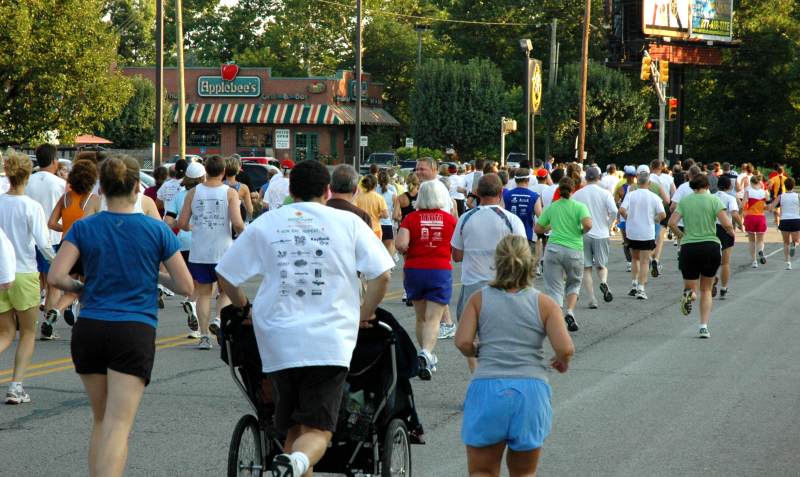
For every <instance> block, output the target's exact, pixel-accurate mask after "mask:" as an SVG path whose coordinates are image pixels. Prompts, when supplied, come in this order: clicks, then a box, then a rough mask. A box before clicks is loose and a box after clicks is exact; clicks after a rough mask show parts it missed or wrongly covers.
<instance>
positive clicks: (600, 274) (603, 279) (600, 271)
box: [597, 267, 608, 283]
mask: <svg viewBox="0 0 800 477" xmlns="http://www.w3.org/2000/svg"><path fill="white" fill-rule="evenodd" d="M597 278H599V279H600V283H608V269H607V268H606V267H597Z"/></svg>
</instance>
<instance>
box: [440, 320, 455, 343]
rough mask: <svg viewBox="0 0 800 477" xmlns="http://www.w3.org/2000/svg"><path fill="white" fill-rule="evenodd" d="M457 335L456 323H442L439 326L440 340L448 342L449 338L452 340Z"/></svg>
mask: <svg viewBox="0 0 800 477" xmlns="http://www.w3.org/2000/svg"><path fill="white" fill-rule="evenodd" d="M455 335H456V325H455V323H451V324H449V325H448V324H447V323H441V324H440V325H439V339H440V340H446V339H448V338H452V337H453V336H455Z"/></svg>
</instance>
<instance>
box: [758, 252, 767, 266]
mask: <svg viewBox="0 0 800 477" xmlns="http://www.w3.org/2000/svg"><path fill="white" fill-rule="evenodd" d="M758 261H759V263H761V265H766V264H767V257H765V256H764V251H763V250H759V251H758Z"/></svg>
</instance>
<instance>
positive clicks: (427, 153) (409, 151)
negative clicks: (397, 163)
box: [395, 147, 444, 162]
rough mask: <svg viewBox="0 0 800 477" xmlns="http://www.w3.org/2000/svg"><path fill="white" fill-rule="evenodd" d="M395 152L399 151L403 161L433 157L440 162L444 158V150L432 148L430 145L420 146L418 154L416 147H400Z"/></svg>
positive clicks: (398, 154) (398, 153)
mask: <svg viewBox="0 0 800 477" xmlns="http://www.w3.org/2000/svg"><path fill="white" fill-rule="evenodd" d="M395 153H397V156H398V157H399V158H400V160H401V161H416V160H417V159H418V158H420V157H432V158H433V159H435V160H436V161H439V162H441V161H443V160H444V151H442V150H440V149H431V148H429V147H420V148H419V155H417V148H416V147H401V148H398V149H397V150H396V151H395Z"/></svg>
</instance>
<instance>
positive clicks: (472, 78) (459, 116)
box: [410, 60, 505, 155]
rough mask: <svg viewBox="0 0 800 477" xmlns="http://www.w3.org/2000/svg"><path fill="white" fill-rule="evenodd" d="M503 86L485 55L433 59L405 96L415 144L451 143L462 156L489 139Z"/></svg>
mask: <svg viewBox="0 0 800 477" xmlns="http://www.w3.org/2000/svg"><path fill="white" fill-rule="evenodd" d="M504 91H505V85H504V83H503V80H502V78H501V76H500V70H499V69H498V68H497V66H495V65H494V64H493V63H491V62H490V61H488V60H470V61H469V62H468V63H466V64H462V63H456V62H450V61H444V60H435V61H428V62H426V63H424V64H423V66H422V68H420V70H419V71H418V72H417V76H416V83H415V86H414V90H413V92H412V96H411V100H410V103H411V117H412V124H413V131H414V138H415V139H416V140H417V141H419V143H420V145H421V146H429V147H440V148H443V147H447V146H449V145H451V144H452V145H453V146H454V147H455V148H456V149H457V150H459V151H464V152H465V153H466V154H467V155H469V154H471V153H474V152H475V151H477V150H482V149H486V148H492V146H491V145H493V144H495V143H496V142H497V141H496V140H495V136H496V129H497V127H496V124H498V122H499V120H500V115H501V110H502V108H503V97H504Z"/></svg>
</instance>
